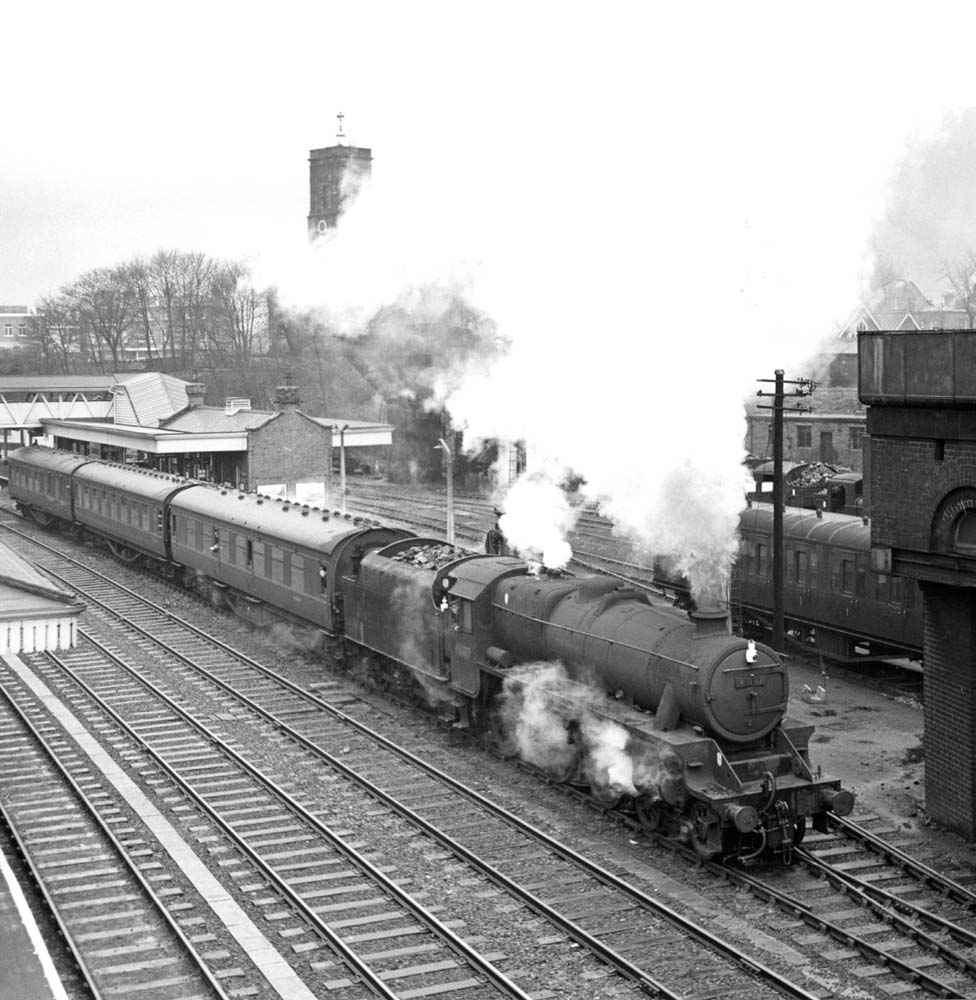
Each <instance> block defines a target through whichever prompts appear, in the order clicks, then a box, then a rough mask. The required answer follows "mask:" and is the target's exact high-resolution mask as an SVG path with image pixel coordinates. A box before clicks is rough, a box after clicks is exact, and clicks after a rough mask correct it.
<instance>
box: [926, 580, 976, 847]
mask: <svg viewBox="0 0 976 1000" xmlns="http://www.w3.org/2000/svg"><path fill="white" fill-rule="evenodd" d="M922 599H923V608H924V614H925V672H926V678H925V758H926V764H927V771H928V777H929V780H928V781H927V782H926V795H925V808H926V811H927V812H928V814H929V816H931V817H932V819H934V820H935V821H936V822H937V823H940V824H941V825H943V826H945V827H947V828H948V829H950V830H954V831H955V832H956V833H958V834H960V836H963V837H966V838H967V839H969V840H972V839H973V838H974V837H976V783H974V770H976V688H974V685H973V680H972V678H973V676H974V674H976V592H974V591H973V590H969V589H963V588H962V587H946V586H941V585H939V584H933V583H923V584H922ZM936 769H938V771H939V772H940V773H941V774H943V775H945V776H948V777H944V778H943V780H937V775H936V773H935V772H936Z"/></svg>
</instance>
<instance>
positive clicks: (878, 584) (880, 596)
mask: <svg viewBox="0 0 976 1000" xmlns="http://www.w3.org/2000/svg"><path fill="white" fill-rule="evenodd" d="M874 598H875V600H876V601H877V602H878V603H879V604H887V603H888V601H889V600H890V598H891V587H890V585H889V578H888V576H887V574H885V573H878V575H877V576H876V577H875V578H874Z"/></svg>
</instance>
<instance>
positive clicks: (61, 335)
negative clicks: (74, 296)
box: [30, 295, 79, 375]
mask: <svg viewBox="0 0 976 1000" xmlns="http://www.w3.org/2000/svg"><path fill="white" fill-rule="evenodd" d="M30 336H31V338H32V339H33V340H34V342H35V343H36V344H37V345H38V347H39V348H40V351H41V356H42V357H43V358H44V361H45V364H46V365H47V366H48V367H49V368H50V369H51V370H53V371H57V372H61V373H62V374H64V375H70V374H71V368H72V363H71V359H72V354H73V353H75V352H76V351H77V350H78V347H79V344H78V323H77V320H76V318H75V315H74V313H73V311H72V308H71V303H70V302H69V300H68V298H67V297H66V296H64V295H59V296H51V297H48V298H46V299H42V300H41V301H40V302H39V303H38V304H37V309H36V315H34V316H32V317H31V319H30Z"/></svg>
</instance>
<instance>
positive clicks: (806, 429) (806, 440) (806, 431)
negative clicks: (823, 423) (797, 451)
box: [796, 424, 813, 448]
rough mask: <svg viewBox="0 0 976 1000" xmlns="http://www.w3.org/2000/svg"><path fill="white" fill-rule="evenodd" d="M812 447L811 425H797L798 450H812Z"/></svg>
mask: <svg viewBox="0 0 976 1000" xmlns="http://www.w3.org/2000/svg"><path fill="white" fill-rule="evenodd" d="M812 445H813V428H812V427H811V426H810V425H809V424H797V426H796V446H797V448H810V447H811V446H812Z"/></svg>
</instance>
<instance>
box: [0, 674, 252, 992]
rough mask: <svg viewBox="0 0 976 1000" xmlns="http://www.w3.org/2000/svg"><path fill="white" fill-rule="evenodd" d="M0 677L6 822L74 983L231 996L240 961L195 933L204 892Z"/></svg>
mask: <svg viewBox="0 0 976 1000" xmlns="http://www.w3.org/2000/svg"><path fill="white" fill-rule="evenodd" d="M0 684H2V686H0V691H2V697H0V761H2V764H0V787H2V788H3V793H4V794H3V799H2V801H0V821H2V822H3V824H4V826H5V828H6V829H7V831H8V833H9V835H10V837H11V838H12V840H13V841H14V843H15V844H16V846H17V851H18V853H19V855H20V857H21V859H22V861H23V863H24V864H25V865H26V867H27V869H28V871H29V872H30V875H31V879H32V881H33V883H34V886H35V887H36V891H37V895H38V896H39V897H40V898H41V899H42V900H43V902H44V904H45V907H46V910H47V912H48V914H49V915H50V917H51V919H52V920H53V921H54V922H55V923H56V925H57V928H58V930H59V932H60V937H61V939H62V941H63V943H64V946H65V948H66V949H67V951H68V952H69V954H70V956H71V966H72V967H71V971H70V973H69V975H68V978H67V981H66V983H65V985H66V988H67V989H68V990H69V991H71V992H72V993H77V994H78V995H86V996H94V997H107V996H122V997H124V996H136V995H138V996H139V997H143V998H145V1000H163V998H171V997H177V996H178V997H213V998H217V1000H228V993H227V992H226V991H225V989H224V987H223V985H221V981H222V980H223V981H227V982H230V981H232V980H233V977H234V976H235V975H236V974H238V973H241V972H242V970H241V969H239V968H238V967H236V966H235V965H233V964H229V963H228V962H227V961H226V958H227V957H229V953H228V952H227V951H225V950H224V949H223V948H221V947H220V946H217V947H215V946H214V944H213V938H212V936H211V935H209V934H200V933H195V932H194V930H193V925H194V923H195V922H196V921H197V920H198V919H199V916H198V914H199V912H200V901H198V900H197V901H193V900H192V899H191V895H190V894H189V893H188V892H187V891H186V887H185V886H181V885H179V884H178V881H177V880H175V879H173V877H172V876H171V875H169V874H167V873H165V872H164V871H162V865H161V864H160V862H159V861H158V860H157V859H156V858H155V855H154V852H153V850H152V849H151V847H149V846H148V844H147V841H146V840H145V839H144V838H143V837H141V836H140V835H139V833H138V829H137V827H138V824H137V822H136V821H135V820H134V818H133V817H132V816H131V815H130V814H129V812H128V810H127V808H126V806H125V803H124V802H120V801H119V799H118V797H117V796H114V795H112V794H111V792H110V791H109V790H108V789H107V788H106V785H105V783H104V782H102V781H100V780H99V779H98V778H97V777H96V776H94V775H93V774H92V772H91V769H90V767H89V761H88V759H87V758H86V757H85V755H84V753H83V752H82V751H81V750H80V749H79V748H78V746H77V745H75V744H74V743H73V742H72V740H70V738H68V737H67V735H66V734H65V733H64V731H63V730H62V729H61V728H60V727H59V726H57V724H56V723H55V722H54V720H53V719H52V718H51V717H50V716H49V715H48V714H47V712H46V711H45V710H44V707H43V705H42V704H41V703H39V702H38V701H37V700H36V699H32V698H30V697H29V693H28V692H25V691H24V689H23V685H22V684H21V683H20V682H19V678H17V677H16V675H14V674H13V672H12V671H10V670H9V668H8V667H7V666H6V665H5V664H4V663H3V662H2V661H0ZM248 964H249V963H248ZM254 972H255V970H253V969H252V974H253V973H254ZM255 978H258V976H257V975H255Z"/></svg>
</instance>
